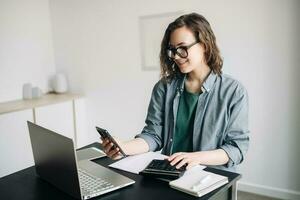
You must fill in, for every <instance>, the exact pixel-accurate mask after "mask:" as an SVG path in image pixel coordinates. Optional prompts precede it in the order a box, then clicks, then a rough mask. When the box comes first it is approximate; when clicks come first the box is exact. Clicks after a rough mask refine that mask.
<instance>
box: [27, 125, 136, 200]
mask: <svg viewBox="0 0 300 200" xmlns="http://www.w3.org/2000/svg"><path fill="white" fill-rule="evenodd" d="M27 124H28V129H29V134H30V140H31V146H32V152H33V157H34V162H35V168H36V173H37V175H38V176H39V177H41V178H42V179H44V180H45V181H47V182H49V183H50V184H52V185H54V186H55V187H57V188H58V189H60V190H62V191H63V192H65V193H67V194H69V195H71V196H73V197H75V198H77V199H90V198H92V197H95V196H99V195H102V194H105V193H108V192H111V191H114V190H117V189H119V188H123V187H126V186H128V185H131V184H133V183H135V181H133V180H131V179H129V178H127V177H125V176H123V175H121V174H118V173H116V172H114V171H112V170H110V169H107V168H105V167H103V166H101V165H98V164H96V163H94V162H92V161H90V160H87V159H84V160H80V161H77V156H76V153H75V149H74V144H73V140H72V139H70V138H67V137H65V136H63V135H60V134H57V133H55V132H53V131H51V130H48V129H46V128H43V127H41V126H38V125H36V124H34V123H31V122H29V121H27Z"/></svg>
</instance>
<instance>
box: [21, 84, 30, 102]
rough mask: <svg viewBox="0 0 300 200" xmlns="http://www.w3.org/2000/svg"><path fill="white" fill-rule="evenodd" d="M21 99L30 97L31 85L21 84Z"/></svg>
mask: <svg viewBox="0 0 300 200" xmlns="http://www.w3.org/2000/svg"><path fill="white" fill-rule="evenodd" d="M23 99H32V85H31V83H25V84H24V85H23Z"/></svg>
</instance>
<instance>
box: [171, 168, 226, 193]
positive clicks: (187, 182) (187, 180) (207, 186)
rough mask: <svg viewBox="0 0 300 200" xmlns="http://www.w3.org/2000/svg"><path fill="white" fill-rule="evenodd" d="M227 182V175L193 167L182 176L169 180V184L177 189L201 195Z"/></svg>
mask: <svg viewBox="0 0 300 200" xmlns="http://www.w3.org/2000/svg"><path fill="white" fill-rule="evenodd" d="M226 183H228V178H227V177H226V176H221V175H218V174H214V173H211V172H207V171H204V170H202V169H201V168H198V167H193V168H192V169H191V170H188V171H186V173H185V174H184V175H183V176H182V177H181V178H179V179H176V180H174V181H171V182H169V185H170V186H171V187H172V188H174V189H176V190H179V191H182V192H185V193H187V194H190V195H193V196H197V197H201V196H203V195H205V194H207V193H209V192H211V191H213V190H215V189H217V188H219V187H221V186H222V185H225V184H226Z"/></svg>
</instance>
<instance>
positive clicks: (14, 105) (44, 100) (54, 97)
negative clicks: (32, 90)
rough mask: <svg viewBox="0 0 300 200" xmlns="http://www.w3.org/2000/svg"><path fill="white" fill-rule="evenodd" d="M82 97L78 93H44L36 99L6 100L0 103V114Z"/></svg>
mask: <svg viewBox="0 0 300 200" xmlns="http://www.w3.org/2000/svg"><path fill="white" fill-rule="evenodd" d="M81 97H83V95H80V94H71V93H65V94H53V93H49V94H45V95H44V96H42V97H41V98H38V99H29V100H23V99H21V100H15V101H8V102H3V103H0V115H1V114H4V113H10V112H15V111H21V110H26V109H32V108H36V107H40V106H45V105H51V104H56V103H60V102H65V101H71V100H74V99H78V98H81Z"/></svg>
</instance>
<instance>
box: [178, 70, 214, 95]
mask: <svg viewBox="0 0 300 200" xmlns="http://www.w3.org/2000/svg"><path fill="white" fill-rule="evenodd" d="M216 78H217V74H215V73H214V72H213V71H211V72H210V73H209V75H208V77H207V78H206V79H205V81H204V83H203V84H202V86H201V91H202V92H210V90H211V89H212V87H213V85H214V83H215V81H216ZM186 79H187V74H184V75H183V76H182V77H181V80H180V83H179V87H178V88H177V90H178V92H180V93H182V92H183V90H184V83H185V80H186Z"/></svg>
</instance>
